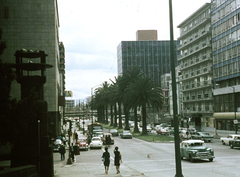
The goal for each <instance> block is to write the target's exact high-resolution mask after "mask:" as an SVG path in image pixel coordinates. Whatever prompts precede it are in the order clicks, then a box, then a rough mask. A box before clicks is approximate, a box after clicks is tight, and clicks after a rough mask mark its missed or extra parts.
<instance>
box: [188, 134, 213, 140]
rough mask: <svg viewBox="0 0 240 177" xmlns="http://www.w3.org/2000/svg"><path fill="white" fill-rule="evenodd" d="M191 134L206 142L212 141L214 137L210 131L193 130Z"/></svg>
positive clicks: (194, 137)
mask: <svg viewBox="0 0 240 177" xmlns="http://www.w3.org/2000/svg"><path fill="white" fill-rule="evenodd" d="M191 136H192V139H199V140H203V141H205V142H211V141H212V139H213V136H212V135H210V134H209V133H208V132H193V133H192V134H191Z"/></svg>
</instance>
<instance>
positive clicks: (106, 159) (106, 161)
mask: <svg viewBox="0 0 240 177" xmlns="http://www.w3.org/2000/svg"><path fill="white" fill-rule="evenodd" d="M102 161H103V164H104V166H105V173H106V174H108V170H109V164H110V154H109V152H108V147H105V152H104V153H103V155H102Z"/></svg>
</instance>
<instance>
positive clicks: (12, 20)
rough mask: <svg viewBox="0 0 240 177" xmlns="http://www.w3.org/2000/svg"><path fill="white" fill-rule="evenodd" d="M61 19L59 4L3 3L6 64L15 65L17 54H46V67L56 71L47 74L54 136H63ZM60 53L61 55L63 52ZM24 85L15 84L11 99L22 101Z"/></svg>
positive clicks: (0, 25)
mask: <svg viewBox="0 0 240 177" xmlns="http://www.w3.org/2000/svg"><path fill="white" fill-rule="evenodd" d="M58 28H59V15H58V4H57V0H41V1H32V0H22V1H18V0H11V1H9V0H1V1H0V30H1V31H2V36H1V40H2V41H5V42H6V49H5V50H4V51H3V54H2V55H1V59H2V60H3V62H7V63H15V62H16V61H15V56H14V54H15V52H16V51H17V50H21V49H23V48H24V49H26V50H33V51H36V50H38V51H44V52H45V53H46V54H47V57H46V63H47V64H50V65H52V66H53V67H52V68H50V69H47V70H46V84H45V85H44V100H45V101H47V103H48V125H49V126H50V127H49V128H50V129H51V130H52V134H53V136H55V135H57V134H59V133H61V132H60V130H61V120H62V118H63V102H62V101H59V99H62V96H64V89H65V86H64V83H65V74H64V73H65V71H64V53H63V51H64V49H63V45H62V43H59V32H58ZM59 50H60V51H59ZM20 88H21V87H20V84H19V83H17V81H16V80H15V81H14V82H13V84H12V90H11V96H12V97H13V98H16V99H18V100H19V99H20V98H21V89H20Z"/></svg>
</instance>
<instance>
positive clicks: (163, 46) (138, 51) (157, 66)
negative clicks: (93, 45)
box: [117, 35, 177, 84]
mask: <svg viewBox="0 0 240 177" xmlns="http://www.w3.org/2000/svg"><path fill="white" fill-rule="evenodd" d="M137 36H138V35H137ZM174 46H175V51H177V41H175V45H174ZM117 59H118V75H121V74H123V73H124V72H126V71H127V70H128V68H130V67H132V66H138V67H139V68H141V69H142V71H143V72H144V73H145V74H146V75H148V76H149V77H150V78H152V79H153V80H155V81H156V82H158V83H159V84H161V75H162V74H165V73H170V41H157V40H149V41H146V40H144V41H121V43H120V44H119V45H118V47H117ZM175 65H177V52H176V54H175Z"/></svg>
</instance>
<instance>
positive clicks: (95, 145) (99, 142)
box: [90, 137, 103, 149]
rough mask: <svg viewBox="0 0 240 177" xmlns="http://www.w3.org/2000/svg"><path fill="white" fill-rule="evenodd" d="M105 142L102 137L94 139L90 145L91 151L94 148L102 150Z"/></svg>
mask: <svg viewBox="0 0 240 177" xmlns="http://www.w3.org/2000/svg"><path fill="white" fill-rule="evenodd" d="M102 145H103V142H102V140H101V138H100V137H93V138H92V141H91V143H90V149H92V148H100V149H101V148H102Z"/></svg>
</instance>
